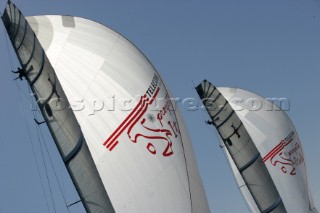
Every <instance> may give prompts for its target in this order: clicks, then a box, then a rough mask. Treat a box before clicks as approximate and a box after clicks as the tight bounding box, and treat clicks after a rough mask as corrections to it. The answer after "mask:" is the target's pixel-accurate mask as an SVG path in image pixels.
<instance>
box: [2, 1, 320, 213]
mask: <svg viewBox="0 0 320 213" xmlns="http://www.w3.org/2000/svg"><path fill="white" fill-rule="evenodd" d="M0 3H1V11H2V10H3V8H4V1H0ZM14 3H16V5H17V6H18V7H19V8H20V9H21V10H22V12H23V13H24V14H25V15H44V14H63V15H75V16H82V17H86V18H90V19H92V20H95V21H98V22H100V23H103V24H105V25H107V26H109V27H111V28H113V29H115V30H116V31H118V32H120V33H121V34H123V35H124V36H125V37H127V38H128V39H129V40H130V41H132V42H133V43H134V44H135V45H136V46H137V47H138V48H139V49H140V50H141V51H142V52H143V53H144V54H145V55H146V56H147V57H148V58H149V60H150V61H151V62H152V64H153V65H154V66H155V67H156V69H157V70H158V71H159V72H160V73H161V74H162V76H163V79H164V81H165V82H166V84H167V86H168V88H169V89H170V90H171V92H172V93H173V95H174V96H175V97H181V98H186V97H197V94H196V92H195V90H194V89H193V83H192V82H194V83H195V84H197V83H199V82H200V81H201V80H203V79H204V78H206V79H208V80H210V81H211V82H212V83H213V84H215V85H217V86H229V87H240V88H243V89H247V90H250V91H252V92H255V93H257V94H259V95H262V96H264V97H270V98H273V97H278V98H280V97H285V98H288V99H290V101H291V102H290V103H291V109H290V111H289V112H288V114H289V116H290V117H291V119H292V121H293V123H294V125H295V127H296V129H297V131H298V133H299V136H300V139H301V141H302V144H303V149H304V153H305V158H306V163H307V167H308V176H309V182H310V188H311V191H312V194H313V198H314V201H315V204H316V207H317V208H318V210H319V209H320V184H319V181H318V180H320V169H319V166H318V164H319V162H320V155H319V153H320V151H319V150H320V143H319V135H318V131H319V130H320V129H319V125H318V123H319V122H318V120H319V118H320V113H319V110H318V108H319V105H320V100H319V98H318V95H317V94H318V92H319V91H320V86H319V85H320V84H319V82H320V71H319V70H320V60H319V56H320V1H316V0H305V1H301V0H281V1H279V0H268V1H261V0H258V1H257V0H243V1H238V0H210V1H209V0H200V1H191V0H185V1H182V0H163V1H146V0H135V1H130V0H119V1H115V0H112V1H102V0H99V1H98V0H95V1H93V0H91V1H83V0H81V1H75V0H65V1H62V0H28V1H23V0H15V1H14ZM1 28H2V30H1V34H0V42H1V46H0V47H1V48H0V64H1V71H0V97H1V105H0V119H1V122H0V171H1V175H0V213H7V212H11V213H20V212H37V213H38V212H39V213H42V212H54V209H53V207H52V203H53V202H54V203H55V205H56V211H57V212H59V213H60V212H61V213H63V212H68V211H67V210H66V208H65V204H64V200H63V199H62V197H61V193H60V190H59V189H58V185H57V183H56V179H55V177H54V172H53V169H52V168H51V164H50V161H49V160H48V157H47V156H48V154H47V153H46V150H45V149H43V150H44V151H43V154H44V156H45V159H46V166H47V167H48V173H47V174H46V172H45V170H44V165H43V163H42V162H41V161H40V160H41V159H42V154H41V146H42V148H44V144H43V143H39V142H38V138H37V134H36V133H37V129H36V127H35V125H34V123H33V115H32V112H31V111H30V107H29V105H30V104H29V99H30V98H29V97H28V89H27V87H26V85H25V82H20V81H17V82H13V81H12V79H13V77H14V76H13V75H12V74H11V73H10V70H11V63H10V60H9V59H11V60H12V64H13V65H14V66H15V67H16V66H17V65H18V64H17V60H16V57H15V55H14V54H13V52H12V49H11V45H10V44H9V43H8V40H7V38H6V37H5V33H4V31H3V26H2V27H1ZM7 44H8V45H10V51H11V53H10V55H9V54H8V50H7V47H6V45H7ZM18 90H21V91H22V95H21V101H22V104H23V105H22V106H23V108H24V110H25V113H26V117H27V118H26V120H25V118H24V111H23V110H22V109H23V108H22V107H21V106H20V105H21V102H20V98H19V93H18ZM181 108H182V113H183V116H184V119H185V122H186V125H187V127H188V129H189V134H190V137H191V139H192V142H193V146H194V150H195V153H196V157H197V162H198V167H199V170H200V173H201V176H202V180H203V183H204V186H205V188H206V193H207V197H208V201H209V204H210V208H211V211H212V212H218V213H220V212H225V213H233V212H240V213H242V212H244V213H245V212H249V210H248V208H247V206H246V204H245V202H244V200H243V198H242V196H241V194H240V192H239V191H238V189H237V186H236V183H235V181H234V178H233V176H232V174H231V170H230V168H229V165H228V163H227V161H226V159H225V157H224V155H223V152H222V150H221V149H220V148H219V145H218V139H217V137H216V134H215V131H214V129H212V128H211V127H209V126H206V125H205V124H204V116H207V115H206V114H205V113H202V112H201V111H197V112H189V111H186V110H184V109H183V107H182V106H181ZM205 118H206V117H205ZM26 122H28V123H29V126H31V127H30V135H31V138H32V139H33V140H32V141H33V144H31V142H30V140H29V133H28V130H27V128H26ZM41 128H43V132H45V133H44V137H46V138H48V139H47V140H46V144H47V146H48V149H49V152H50V156H52V161H53V162H54V166H55V171H56V172H57V176H58V179H59V180H60V181H61V182H62V183H63V184H62V191H63V192H64V195H65V198H66V200H67V203H68V204H70V203H72V202H74V201H77V199H78V198H77V195H76V192H75V191H74V189H73V187H72V186H70V185H71V183H70V180H69V179H68V176H67V175H66V173H65V169H64V166H63V164H62V163H61V160H60V158H59V156H57V151H56V150H55V147H54V145H53V142H52V141H50V140H49V136H48V133H47V131H46V129H45V128H44V127H41ZM32 145H33V146H34V150H35V151H36V158H37V162H38V167H39V168H40V176H39V174H38V172H37V171H38V170H37V164H36V161H35V159H34V155H33V149H32V148H31V147H32ZM40 177H41V178H40ZM47 177H48V179H49V181H50V183H51V191H52V192H53V198H52V199H51V197H50V195H49V192H50V188H49V187H48V184H46V182H47ZM41 182H42V183H43V184H44V191H45V193H44V192H43V190H42V184H41ZM44 194H45V195H46V196H45V195H44ZM47 204H48V206H47ZM48 209H49V210H48ZM69 210H70V212H83V210H82V209H81V205H76V206H73V207H71V208H70V209H69Z"/></svg>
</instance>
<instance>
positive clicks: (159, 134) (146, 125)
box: [103, 75, 180, 157]
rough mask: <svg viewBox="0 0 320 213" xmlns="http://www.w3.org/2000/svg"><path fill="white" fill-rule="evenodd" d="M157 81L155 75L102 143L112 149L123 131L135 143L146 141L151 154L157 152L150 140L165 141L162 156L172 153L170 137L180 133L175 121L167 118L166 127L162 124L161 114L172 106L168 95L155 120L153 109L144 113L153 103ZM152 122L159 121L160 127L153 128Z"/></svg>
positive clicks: (156, 94) (156, 90)
mask: <svg viewBox="0 0 320 213" xmlns="http://www.w3.org/2000/svg"><path fill="white" fill-rule="evenodd" d="M159 81H160V79H159V77H158V76H157V75H155V76H154V78H153V80H152V82H151V86H150V87H149V88H148V90H147V92H146V94H145V95H143V96H142V97H141V98H140V101H139V103H138V104H137V106H136V107H135V108H134V109H133V110H132V111H131V113H130V114H129V115H128V116H127V118H126V119H125V120H124V121H123V122H122V123H121V124H120V125H119V127H118V128H117V129H116V130H115V131H114V132H113V133H112V134H111V135H110V137H109V138H108V139H107V140H106V141H105V142H104V144H103V145H104V146H105V147H106V148H107V149H109V150H110V151H112V150H113V149H114V148H115V147H116V146H117V145H118V144H119V137H120V136H121V135H122V134H123V133H125V134H126V135H127V136H128V139H130V140H131V142H133V143H137V142H138V141H139V140H141V141H148V142H147V146H146V149H147V150H148V151H149V152H150V153H151V154H153V155H155V154H156V153H157V150H156V148H155V146H154V145H153V143H152V142H151V141H155V142H159V141H162V142H165V143H166V148H165V149H164V151H163V152H162V155H163V156H165V157H168V156H171V155H172V154H173V150H172V141H171V137H175V138H176V137H178V134H179V133H180V131H179V128H178V125H177V122H176V121H170V120H169V121H168V122H167V124H168V125H166V127H168V128H166V127H164V126H163V124H162V119H163V116H164V115H165V114H166V113H167V110H169V109H170V107H171V106H172V104H171V100H170V99H169V95H168V94H166V99H167V102H166V104H165V106H164V107H163V108H162V109H161V110H160V112H158V114H157V120H156V119H155V117H156V116H155V115H153V113H154V111H151V110H149V113H147V115H146V112H147V111H148V108H149V106H150V105H152V104H153V103H154V101H155V99H156V98H157V96H158V94H159V92H160V87H159ZM168 102H170V103H168ZM168 105H169V106H168ZM153 122H160V126H161V128H154V126H155V125H152V123H153ZM158 126H159V125H158Z"/></svg>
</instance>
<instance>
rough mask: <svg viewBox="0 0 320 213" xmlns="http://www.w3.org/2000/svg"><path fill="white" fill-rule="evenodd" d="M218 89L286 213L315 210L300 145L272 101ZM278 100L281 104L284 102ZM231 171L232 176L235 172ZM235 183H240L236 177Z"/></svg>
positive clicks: (239, 91)
mask: <svg viewBox="0 0 320 213" xmlns="http://www.w3.org/2000/svg"><path fill="white" fill-rule="evenodd" d="M218 90H219V91H220V92H221V93H222V95H223V96H224V97H225V98H226V99H227V100H228V101H229V103H230V105H231V106H232V108H233V109H235V111H236V113H237V115H238V116H239V118H240V120H241V121H242V122H243V124H244V126H245V127H246V129H247V131H248V132H249V134H250V136H251V138H252V140H253V141H254V143H255V145H256V147H257V148H258V150H259V152H260V153H261V156H262V158H263V161H264V163H265V165H266V166H267V169H268V171H269V173H270V175H271V177H272V179H273V182H274V184H275V185H276V187H277V189H278V191H279V194H280V196H281V198H282V200H283V203H284V205H285V208H286V210H287V212H306V213H317V212H318V211H317V209H316V208H315V207H314V204H313V199H312V197H311V192H310V190H309V187H308V178H307V172H306V163H305V159H304V153H303V151H302V144H301V142H300V140H299V137H298V134H297V132H296V130H295V128H294V126H293V124H292V122H291V120H290V118H289V117H288V116H287V114H286V113H285V112H284V111H282V110H280V108H279V107H278V106H277V105H276V104H274V103H272V102H271V101H269V100H267V99H265V98H263V97H261V96H258V95H256V94H254V93H251V92H249V91H246V90H242V89H235V88H218ZM279 103H280V106H282V107H285V106H284V104H285V103H283V102H282V104H281V102H279ZM229 160H231V159H229ZM232 170H233V172H234V173H235V175H236V174H237V173H238V172H237V171H236V170H235V169H234V168H232ZM237 182H238V184H239V185H241V182H240V181H238V179H237ZM244 196H246V193H244ZM254 212H255V211H254Z"/></svg>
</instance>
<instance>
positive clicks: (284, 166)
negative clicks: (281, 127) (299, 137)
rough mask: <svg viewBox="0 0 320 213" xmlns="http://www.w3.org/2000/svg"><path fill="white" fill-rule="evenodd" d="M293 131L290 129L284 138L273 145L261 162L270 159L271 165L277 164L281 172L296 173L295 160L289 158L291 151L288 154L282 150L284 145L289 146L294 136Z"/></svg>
mask: <svg viewBox="0 0 320 213" xmlns="http://www.w3.org/2000/svg"><path fill="white" fill-rule="evenodd" d="M294 135H295V133H294V131H292V132H291V133H290V134H289V135H288V136H287V137H286V138H285V139H283V140H281V141H280V143H279V144H278V145H277V146H275V147H274V148H273V149H272V150H271V151H270V152H269V153H268V154H267V155H266V156H265V157H264V158H263V162H266V161H268V160H270V163H271V164H272V165H273V166H277V165H279V166H280V168H281V171H282V172H283V173H285V174H286V173H288V172H289V174H290V175H296V172H295V162H294V161H293V160H292V159H291V154H292V153H291V151H290V152H289V155H288V154H287V153H286V152H285V151H284V149H285V147H287V146H289V145H290V144H291V142H292V141H293V138H294Z"/></svg>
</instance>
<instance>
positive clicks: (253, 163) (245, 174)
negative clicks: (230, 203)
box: [196, 80, 286, 213]
mask: <svg viewBox="0 0 320 213" xmlns="http://www.w3.org/2000/svg"><path fill="white" fill-rule="evenodd" d="M196 90H197V92H198V94H199V96H200V98H201V100H202V102H203V104H204V106H205V108H206V109H207V112H208V114H209V116H210V118H211V121H210V122H209V123H211V124H212V125H214V126H215V127H216V129H217V131H218V133H219V135H220V138H221V140H222V141H223V144H224V146H225V148H226V149H227V151H228V153H229V155H228V156H229V157H231V159H232V162H233V163H234V165H235V167H236V169H237V170H238V172H239V174H241V178H242V179H243V181H244V183H245V185H246V186H247V189H248V192H249V193H250V195H251V197H252V200H253V201H254V203H255V205H256V207H257V208H258V209H259V211H260V212H262V213H270V212H273V213H275V212H279V213H284V212H286V209H285V207H284V205H283V202H282V199H281V196H280V195H279V192H278V190H277V188H276V187H275V185H274V183H273V181H272V178H271V176H270V174H269V172H268V170H267V168H266V166H265V165H264V163H263V160H262V157H261V154H260V152H259V151H258V149H257V147H256V146H255V144H254V142H253V139H252V137H251V136H250V134H249V132H248V131H247V129H246V128H245V126H244V125H243V123H242V121H241V119H240V118H239V116H238V115H237V113H236V112H235V110H234V109H233V108H232V107H231V105H230V104H229V102H228V101H227V100H226V98H225V97H224V96H223V95H222V94H221V92H220V91H219V90H218V89H217V88H216V87H215V86H213V85H212V84H211V83H210V82H208V81H206V80H204V81H202V82H201V83H200V84H199V85H198V86H197V87H196ZM248 199H249V198H248ZM249 206H250V205H249Z"/></svg>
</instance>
